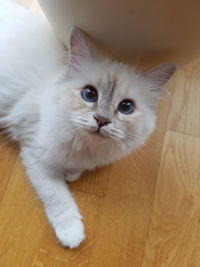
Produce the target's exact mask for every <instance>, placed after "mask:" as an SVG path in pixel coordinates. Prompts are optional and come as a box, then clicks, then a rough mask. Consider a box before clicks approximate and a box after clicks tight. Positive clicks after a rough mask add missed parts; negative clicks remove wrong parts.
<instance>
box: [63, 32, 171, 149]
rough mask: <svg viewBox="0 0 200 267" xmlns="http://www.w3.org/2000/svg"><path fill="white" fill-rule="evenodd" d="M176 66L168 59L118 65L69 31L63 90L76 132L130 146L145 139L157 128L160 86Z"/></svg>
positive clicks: (80, 35)
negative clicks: (143, 65) (139, 66)
mask: <svg viewBox="0 0 200 267" xmlns="http://www.w3.org/2000/svg"><path fill="white" fill-rule="evenodd" d="M175 70H176V64H175V63H166V64H162V65H160V66H158V67H155V68H153V69H151V70H149V71H146V72H144V73H138V72H136V71H135V70H134V69H133V68H131V67H129V66H128V65H125V64H122V63H117V62H113V61H111V60H107V59H106V60H103V61H97V60H95V59H93V57H92V55H91V52H90V49H89V47H88V45H87V43H86V40H85V37H84V35H83V34H82V33H81V32H80V31H79V30H77V29H73V31H72V33H71V36H70V45H69V62H68V73H67V76H68V77H67V83H66V89H65V90H67V92H68V93H67V94H68V104H67V105H68V106H69V109H68V110H70V113H71V114H70V119H71V121H72V124H73V126H74V128H75V129H76V131H77V133H78V134H80V135H83V136H85V137H86V138H88V140H90V141H91V142H93V141H94V142H95V143H96V142H113V143H115V144H116V146H122V147H127V148H129V149H133V148H135V147H137V146H138V145H140V144H142V143H144V141H145V140H146V138H147V137H148V136H149V134H150V133H151V132H152V131H153V129H154V127H155V115H154V106H155V104H156V102H157V100H158V99H159V97H160V93H161V89H162V88H163V86H164V85H165V83H166V82H167V81H168V80H169V78H170V77H171V76H172V74H173V73H174V72H175Z"/></svg>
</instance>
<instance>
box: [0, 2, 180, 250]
mask: <svg viewBox="0 0 200 267" xmlns="http://www.w3.org/2000/svg"><path fill="white" fill-rule="evenodd" d="M69 49H70V52H69V56H68V64H67V56H66V51H65V48H64V47H63V46H62V45H61V43H60V42H59V41H58V40H57V39H56V37H55V36H54V33H53V32H52V30H51V29H50V27H49V25H48V24H47V23H46V22H45V21H44V20H43V19H42V18H40V17H37V16H34V15H32V14H30V13H29V12H28V11H27V10H25V9H23V8H21V7H19V6H17V5H16V4H14V3H12V2H8V1H6V0H0V116H1V118H0V122H1V125H3V126H4V127H5V126H6V127H7V129H8V132H9V133H10V136H11V138H12V139H14V140H17V141H18V142H20V145H21V158H22V161H23V163H24V165H25V167H26V170H27V174H28V176H29V178H30V181H31V183H32V184H33V186H34V188H35V189H36V191H37V193H38V194H39V196H40V198H41V200H42V202H43V203H44V207H45V211H46V213H47V216H48V219H49V221H50V223H51V224H52V226H53V228H54V230H55V233H56V235H57V237H58V239H59V240H60V242H61V243H62V244H63V245H65V246H69V247H70V248H73V247H76V246H78V245H79V244H80V242H81V241H82V240H83V239H84V228H83V224H82V222H81V215H80V214H79V211H78V208H77V206H76V204H75V202H74V200H73V198H72V196H71V194H70V192H69V191H68V188H67V185H66V183H65V179H66V180H68V181H72V180H75V179H76V178H78V177H79V176H80V174H81V173H82V172H83V171H84V170H86V169H87V170H88V169H93V168H95V167H97V166H100V165H104V164H108V163H111V162H113V161H115V160H117V159H119V158H121V157H122V156H124V155H126V154H128V153H130V152H131V151H132V150H133V149H135V148H136V147H138V146H139V145H141V144H143V143H144V141H145V140H146V138H147V137H148V136H149V135H150V133H151V132H152V131H153V129H154V127H155V115H154V109H153V106H154V104H155V101H156V99H157V98H159V94H160V89H161V87H162V86H163V85H164V84H165V82H166V81H167V80H168V79H169V78H170V76H171V75H172V74H173V72H174V71H175V68H176V66H175V64H173V63H171V64H165V65H162V66H160V67H157V68H155V69H153V70H150V71H148V72H146V73H143V74H138V73H136V71H135V70H133V69H132V68H129V67H128V66H127V65H124V64H121V63H116V62H112V61H110V60H103V61H95V60H94V59H93V58H92V56H91V54H90V51H89V49H88V47H87V43H86V42H85V39H84V36H83V35H82V34H81V33H80V32H79V31H78V30H76V29H74V31H73V32H72V34H71V38H70V45H69ZM86 84H92V85H94V86H95V87H96V88H97V89H98V92H99V101H101V102H100V103H102V105H104V106H105V105H106V104H107V102H106V101H108V99H104V98H105V97H104V96H105V92H106V90H109V89H110V88H108V87H109V86H112V85H115V91H114V95H113V97H112V101H111V102H109V103H108V104H107V105H109V108H108V111H107V115H108V116H109V119H110V120H111V121H112V123H110V124H109V125H107V126H105V127H102V129H101V134H102V135H101V136H100V135H97V134H96V135H95V134H94V133H93V131H94V130H95V129H96V128H97V124H96V121H95V119H94V118H93V116H94V115H95V114H96V113H100V114H101V113H102V112H105V110H103V109H102V107H101V104H98V105H97V107H96V108H94V106H93V103H92V104H91V103H88V102H85V101H84V100H83V99H82V98H81V95H80V90H81V88H83V87H84V86H85V85H86ZM125 98H131V99H133V100H134V101H135V103H136V110H135V112H134V113H133V114H131V115H123V114H120V113H119V112H117V111H116V109H117V105H118V104H119V102H120V101H121V100H123V99H125Z"/></svg>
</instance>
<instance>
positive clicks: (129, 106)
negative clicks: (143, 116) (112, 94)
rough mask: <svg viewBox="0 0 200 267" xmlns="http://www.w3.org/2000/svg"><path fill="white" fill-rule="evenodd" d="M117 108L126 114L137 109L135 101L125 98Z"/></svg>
mask: <svg viewBox="0 0 200 267" xmlns="http://www.w3.org/2000/svg"><path fill="white" fill-rule="evenodd" d="M117 110H118V111H119V112H121V113H123V114H125V115H129V114H131V113H133V111H134V110H135V103H134V101H133V100H131V99H124V100H122V101H121V102H120V103H119V105H118V107H117Z"/></svg>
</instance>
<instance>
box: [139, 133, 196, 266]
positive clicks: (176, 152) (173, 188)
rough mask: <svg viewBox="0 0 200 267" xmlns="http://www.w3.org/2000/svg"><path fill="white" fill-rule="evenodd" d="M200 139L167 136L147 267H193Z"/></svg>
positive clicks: (152, 216) (167, 134) (145, 264)
mask: <svg viewBox="0 0 200 267" xmlns="http://www.w3.org/2000/svg"><path fill="white" fill-rule="evenodd" d="M199 159H200V138H197V137H191V136H188V135H183V134H179V133H175V132H167V133H166V136H165V140H164V144H163V151H162V157H161V163H160V169H159V173H158V181H157V187H156V192H155V199H154V205H153V210H152V215H151V223H150V226H149V231H148V236H147V242H146V247H145V254H144V261H143V265H142V266H143V267H144V266H145V267H146V266H174V267H175V266H193V265H190V264H191V262H192V261H193V260H194V251H195V248H196V245H198V242H199V239H198V232H199V219H200V169H199Z"/></svg>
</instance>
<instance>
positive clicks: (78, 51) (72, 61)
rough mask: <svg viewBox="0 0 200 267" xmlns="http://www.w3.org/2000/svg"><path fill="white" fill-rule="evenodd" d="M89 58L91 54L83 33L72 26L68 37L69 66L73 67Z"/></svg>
mask: <svg viewBox="0 0 200 267" xmlns="http://www.w3.org/2000/svg"><path fill="white" fill-rule="evenodd" d="M91 59H92V55H91V52H90V49H89V47H88V44H87V41H86V39H85V36H84V34H83V33H82V32H81V31H80V30H79V29H78V28H76V27H74V28H72V31H71V34H70V38H69V62H68V64H69V67H73V66H74V67H75V66H76V65H77V64H80V63H81V62H82V61H83V60H87V61H90V60H91Z"/></svg>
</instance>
